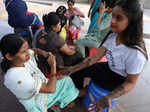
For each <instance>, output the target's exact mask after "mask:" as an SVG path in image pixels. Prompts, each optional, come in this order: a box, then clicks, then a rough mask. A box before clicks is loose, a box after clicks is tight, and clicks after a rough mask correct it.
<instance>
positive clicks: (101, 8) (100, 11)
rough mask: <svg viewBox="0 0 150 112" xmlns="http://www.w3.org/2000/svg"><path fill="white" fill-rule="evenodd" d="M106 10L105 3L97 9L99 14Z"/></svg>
mask: <svg viewBox="0 0 150 112" xmlns="http://www.w3.org/2000/svg"><path fill="white" fill-rule="evenodd" d="M105 10H106V3H105V2H102V3H101V4H100V7H99V14H103V13H104V12H105Z"/></svg>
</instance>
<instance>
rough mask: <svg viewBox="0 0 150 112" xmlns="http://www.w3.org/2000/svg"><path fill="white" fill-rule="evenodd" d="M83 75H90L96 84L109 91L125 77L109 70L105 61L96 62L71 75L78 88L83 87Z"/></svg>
mask: <svg viewBox="0 0 150 112" xmlns="http://www.w3.org/2000/svg"><path fill="white" fill-rule="evenodd" d="M85 77H90V78H91V79H92V80H93V81H94V82H95V83H96V84H98V85H100V86H101V87H102V88H104V89H107V90H110V91H112V90H113V89H115V88H117V87H118V86H119V85H121V84H122V83H123V82H124V81H125V79H126V78H125V77H123V76H121V75H119V74H117V73H115V72H113V71H112V70H110V68H109V66H108V63H107V62H104V63H96V64H94V65H92V66H90V67H87V68H85V69H83V70H80V71H78V72H75V73H74V74H72V75H71V78H72V80H73V82H74V84H75V85H76V87H77V88H78V89H81V88H83V80H84V78H85Z"/></svg>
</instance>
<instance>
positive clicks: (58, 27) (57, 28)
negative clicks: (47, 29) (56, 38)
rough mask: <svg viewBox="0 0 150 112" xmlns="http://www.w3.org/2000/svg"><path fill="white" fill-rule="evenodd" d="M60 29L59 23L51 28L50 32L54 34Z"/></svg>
mask: <svg viewBox="0 0 150 112" xmlns="http://www.w3.org/2000/svg"><path fill="white" fill-rule="evenodd" d="M60 29H61V24H60V22H59V23H58V24H57V25H56V26H52V30H53V31H54V32H59V31H60Z"/></svg>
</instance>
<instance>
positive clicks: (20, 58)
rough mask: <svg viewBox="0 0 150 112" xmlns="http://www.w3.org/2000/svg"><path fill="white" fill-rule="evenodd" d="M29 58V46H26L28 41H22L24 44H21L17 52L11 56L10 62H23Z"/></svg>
mask: <svg viewBox="0 0 150 112" xmlns="http://www.w3.org/2000/svg"><path fill="white" fill-rule="evenodd" d="M29 59H30V55H29V47H28V43H27V42H24V44H22V46H21V48H20V50H19V52H18V53H17V54H16V55H15V56H13V57H12V60H11V61H12V62H13V63H14V64H16V63H18V64H24V63H25V62H26V61H28V60H29Z"/></svg>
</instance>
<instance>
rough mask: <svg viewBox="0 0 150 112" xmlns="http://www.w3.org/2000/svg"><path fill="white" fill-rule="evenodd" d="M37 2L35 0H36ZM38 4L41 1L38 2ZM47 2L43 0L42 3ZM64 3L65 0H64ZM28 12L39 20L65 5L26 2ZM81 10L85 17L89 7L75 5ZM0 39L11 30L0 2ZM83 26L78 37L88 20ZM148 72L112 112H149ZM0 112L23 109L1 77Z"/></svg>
mask: <svg viewBox="0 0 150 112" xmlns="http://www.w3.org/2000/svg"><path fill="white" fill-rule="evenodd" d="M36 1H37V0H36ZM38 1H39V2H40V1H42V0H38ZM44 1H46V2H47V0H43V1H42V2H44ZM64 1H65V0H64ZM27 4H28V7H29V10H30V11H33V12H35V13H37V14H38V15H39V17H40V18H41V17H42V15H43V14H45V13H48V12H50V11H55V9H56V8H57V7H58V6H59V5H65V6H66V4H65V3H64V2H58V0H57V1H54V0H53V1H49V4H52V5H40V4H35V3H30V2H28V3H27ZM76 6H78V7H79V8H80V9H81V10H83V11H84V13H85V14H86V15H87V12H88V9H89V5H88V4H79V3H77V4H76ZM0 12H1V13H0V37H1V36H2V35H4V34H6V33H7V32H12V29H11V28H10V27H9V26H8V25H7V13H6V12H5V9H4V5H3V4H2V1H0ZM84 21H85V26H84V28H83V30H82V33H81V34H80V36H82V35H84V34H85V33H86V31H87V28H88V24H89V19H88V18H87V17H86V18H85V19H84ZM149 27H150V10H144V33H145V34H146V36H147V37H148V38H145V42H146V47H147V49H148V54H149V56H150V39H149V38H150V37H149V35H150V29H149ZM148 65H150V63H149V64H148ZM149 74H150V70H148V67H147V69H145V71H144V72H143V73H142V75H141V77H140V78H139V80H138V83H137V86H136V87H135V89H134V90H133V91H131V92H130V93H129V94H127V95H125V96H122V97H120V98H119V102H118V103H117V104H116V106H115V108H114V109H113V112H149V107H150V101H149V99H150V89H149V88H150V75H149ZM0 99H1V100H0V112H24V108H23V107H22V106H21V105H20V104H19V103H18V102H17V100H16V99H15V97H14V96H13V95H12V94H11V93H10V92H9V91H8V90H7V89H6V88H5V87H4V86H3V85H2V76H0Z"/></svg>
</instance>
